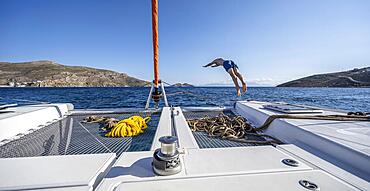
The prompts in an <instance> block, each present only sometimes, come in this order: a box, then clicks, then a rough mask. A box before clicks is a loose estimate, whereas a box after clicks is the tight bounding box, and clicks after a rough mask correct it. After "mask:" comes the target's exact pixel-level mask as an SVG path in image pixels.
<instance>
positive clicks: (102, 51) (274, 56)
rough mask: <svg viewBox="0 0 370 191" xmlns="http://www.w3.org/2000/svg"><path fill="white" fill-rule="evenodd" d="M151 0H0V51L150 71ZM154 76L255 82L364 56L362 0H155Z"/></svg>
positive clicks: (365, 62)
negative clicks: (234, 74)
mask: <svg viewBox="0 0 370 191" xmlns="http://www.w3.org/2000/svg"><path fill="white" fill-rule="evenodd" d="M150 11H151V8H150V0H114V1H113V0H99V1H96V0H68V1H67V0H63V1H62V0H0V61H10V62H21V61H31V60H45V59H47V60H54V61H56V62H59V63H62V64H66V65H82V66H90V67H97V68H104V69H111V70H115V71H119V72H125V73H127V74H129V75H132V76H135V77H138V78H141V79H146V80H151V79H152V78H153V77H152V76H153V72H152V71H153V69H152V42H151V40H152V39H151V37H152V36H151V12H150ZM159 35H160V36H159V48H160V49H159V64H160V66H159V69H160V77H161V78H162V79H163V80H165V81H168V82H170V83H174V82H178V81H181V82H190V83H193V84H208V83H225V82H231V81H230V80H229V76H228V75H227V73H225V71H224V70H223V69H222V68H208V69H205V68H202V67H201V66H202V65H204V64H206V63H208V62H209V61H211V60H212V59H213V58H216V57H224V58H230V59H233V60H234V61H235V62H236V63H237V64H238V65H239V68H240V69H241V71H242V73H243V74H244V75H245V76H246V77H247V80H248V81H249V82H251V84H253V83H254V82H258V83H267V84H276V83H280V82H284V81H288V80H291V79H294V78H298V77H303V76H306V75H311V74H315V73H322V72H331V71H340V70H346V69H351V68H354V67H365V66H369V65H370V1H369V0H298V1H297V0H159Z"/></svg>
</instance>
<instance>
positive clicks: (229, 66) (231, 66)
mask: <svg viewBox="0 0 370 191" xmlns="http://www.w3.org/2000/svg"><path fill="white" fill-rule="evenodd" d="M208 66H211V67H218V66H223V67H224V68H225V70H226V72H228V73H229V74H230V76H231V78H232V79H233V82H234V84H235V89H236V94H237V95H238V96H240V95H241V93H240V87H239V83H238V78H239V80H240V81H241V82H242V87H243V88H242V89H243V92H246V91H247V83H245V81H244V79H243V76H242V75H241V74H240V73H239V68H238V66H237V65H236V64H235V63H234V62H233V61H232V60H224V59H222V58H217V59H215V60H213V61H212V62H211V63H209V64H207V65H205V66H203V67H208Z"/></svg>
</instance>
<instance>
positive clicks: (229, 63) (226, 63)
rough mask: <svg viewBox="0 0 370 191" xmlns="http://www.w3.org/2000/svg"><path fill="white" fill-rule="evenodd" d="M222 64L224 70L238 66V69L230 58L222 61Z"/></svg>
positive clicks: (227, 70)
mask: <svg viewBox="0 0 370 191" xmlns="http://www.w3.org/2000/svg"><path fill="white" fill-rule="evenodd" d="M223 66H224V68H225V70H226V72H229V70H230V68H238V69H239V67H238V66H237V65H236V64H235V63H234V61H232V60H225V61H224V63H223Z"/></svg>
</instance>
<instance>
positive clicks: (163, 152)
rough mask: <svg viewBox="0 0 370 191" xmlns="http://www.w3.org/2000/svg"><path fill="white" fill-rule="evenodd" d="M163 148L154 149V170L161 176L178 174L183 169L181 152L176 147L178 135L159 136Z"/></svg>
mask: <svg viewBox="0 0 370 191" xmlns="http://www.w3.org/2000/svg"><path fill="white" fill-rule="evenodd" d="M159 141H160V142H161V148H160V149H157V150H155V151H154V155H153V163H152V166H153V171H154V173H155V174H158V175H161V176H168V175H173V174H177V173H179V172H180V171H181V162H180V158H179V152H178V150H177V147H176V143H177V137H175V136H163V137H161V138H159Z"/></svg>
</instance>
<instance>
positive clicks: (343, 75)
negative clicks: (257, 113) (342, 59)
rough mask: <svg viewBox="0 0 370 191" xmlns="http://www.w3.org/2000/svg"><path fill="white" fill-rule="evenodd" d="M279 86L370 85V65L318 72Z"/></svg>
mask: <svg viewBox="0 0 370 191" xmlns="http://www.w3.org/2000/svg"><path fill="white" fill-rule="evenodd" d="M277 87H370V67H366V68H361V69H357V68H355V69H353V70H349V71H344V72H335V73H328V74H317V75H313V76H308V77H305V78H300V79H298V80H293V81H290V82H286V83H283V84H280V85H278V86H277Z"/></svg>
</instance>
